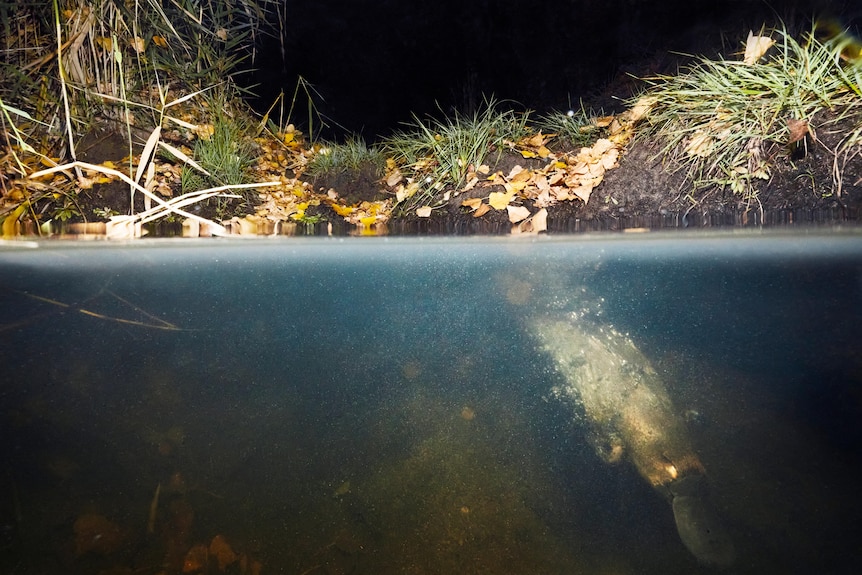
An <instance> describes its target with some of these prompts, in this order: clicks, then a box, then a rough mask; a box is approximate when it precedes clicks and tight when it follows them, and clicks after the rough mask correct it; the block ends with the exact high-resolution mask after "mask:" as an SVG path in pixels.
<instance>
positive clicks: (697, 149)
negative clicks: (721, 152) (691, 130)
mask: <svg viewBox="0 0 862 575" xmlns="http://www.w3.org/2000/svg"><path fill="white" fill-rule="evenodd" d="M685 151H686V153H687V154H688V155H689V156H699V157H701V158H705V157H707V156H709V154H710V153H712V136H710V135H709V134H706V133H704V132H695V134H694V136H692V137H691V140H689V142H688V144H687V145H686V147H685Z"/></svg>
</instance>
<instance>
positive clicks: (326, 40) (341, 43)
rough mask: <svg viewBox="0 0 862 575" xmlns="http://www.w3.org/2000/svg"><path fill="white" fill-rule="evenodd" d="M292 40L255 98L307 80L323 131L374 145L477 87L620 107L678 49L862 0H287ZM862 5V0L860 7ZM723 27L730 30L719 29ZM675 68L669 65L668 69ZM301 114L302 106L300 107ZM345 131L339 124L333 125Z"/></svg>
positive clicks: (556, 102) (466, 98) (709, 47)
mask: <svg viewBox="0 0 862 575" xmlns="http://www.w3.org/2000/svg"><path fill="white" fill-rule="evenodd" d="M285 3H286V9H285V13H286V16H287V22H286V32H285V36H284V45H285V50H286V52H285V53H286V59H285V61H284V62H283V61H282V59H281V50H280V47H279V46H278V43H277V42H276V41H274V40H273V41H271V42H270V43H268V44H267V45H265V46H263V49H262V52H261V53H262V54H263V57H262V58H260V59H259V60H258V61H257V62H256V66H257V67H259V68H260V71H259V72H258V73H257V74H255V75H254V77H253V78H251V81H252V82H254V83H258V84H259V86H258V87H257V88H256V92H257V93H258V94H259V95H260V100H259V102H258V107H265V106H268V104H270V103H271V102H272V101H273V99H274V98H275V96H276V95H277V94H278V92H279V90H281V89H283V90H284V91H285V93H286V96H287V98H288V100H290V98H291V97H292V95H293V91H294V89H295V87H296V81H297V77H298V76H302V77H303V78H305V79H306V80H307V81H308V82H310V83H311V84H312V85H314V87H315V88H316V90H317V91H318V92H319V94H320V97H321V99H320V100H318V101H317V102H316V106H317V108H318V110H319V111H320V112H321V113H322V114H324V115H325V116H327V117H328V118H330V124H331V129H330V130H329V131H327V132H326V133H325V134H324V136H327V137H337V136H339V135H343V133H345V132H347V133H357V134H361V135H363V136H364V137H365V138H366V139H367V140H374V139H376V138H377V137H378V136H380V135H385V134H387V133H389V132H391V131H392V130H393V129H398V128H399V124H400V123H401V122H405V121H409V120H410V119H411V113H416V114H418V115H419V116H424V115H425V114H429V113H435V112H436V113H438V114H439V113H440V112H439V109H440V108H442V109H443V110H444V111H447V112H448V111H450V110H451V109H452V108H453V107H457V108H458V109H460V110H466V111H470V110H471V107H474V106H476V104H478V103H481V99H482V95H483V94H486V95H490V94H493V95H494V96H496V97H497V98H498V99H511V100H514V101H517V102H518V103H520V105H523V106H524V107H527V108H530V109H533V110H540V111H543V110H548V109H564V108H566V107H568V106H570V105H577V103H578V102H579V100H580V99H584V100H586V101H587V102H589V103H591V104H596V105H599V106H605V107H607V106H609V105H613V100H612V99H610V96H611V95H616V96H627V95H629V92H630V91H631V89H632V86H633V85H634V82H633V81H631V80H630V79H628V78H627V76H626V72H632V73H635V74H638V75H645V74H649V73H656V72H672V71H673V70H672V69H673V68H674V67H675V66H676V65H677V63H678V62H677V59H675V58H674V57H671V56H669V54H668V52H669V51H682V52H686V53H699V54H715V53H716V52H717V51H720V50H722V42H723V41H724V42H730V43H731V45H732V48H730V49H725V50H724V52H725V53H727V52H730V51H733V50H734V49H736V46H737V45H738V44H736V43H737V42H738V41H739V39H740V37H744V36H745V34H746V33H747V32H748V30H749V29H750V28H754V29H758V28H759V27H760V26H761V25H762V24H763V23H764V22H765V23H766V24H767V25H768V26H771V25H775V24H776V23H777V22H778V17H779V16H780V17H781V18H783V19H784V21H785V22H787V23H788V24H790V25H792V26H800V27H802V26H806V25H807V23H806V22H808V23H810V18H811V15H812V14H816V13H829V14H831V15H834V16H838V17H840V18H841V19H842V21H843V22H844V23H846V24H851V23H856V24H858V23H859V20H860V15H862V14H860V13H862V1H859V0H853V1H845V0H796V1H783V2H782V1H780V0H773V1H772V2H770V3H767V2H764V1H763V0H713V1H702V0H686V1H681V0H664V1H653V0H602V1H596V0H592V1H590V0H556V1H547V0H457V1H456V0H437V1H434V0H425V1H416V0H352V1H351V0H341V1H335V0H286V2H285ZM857 5H860V6H857ZM723 33H724V34H723ZM668 68H671V69H668ZM297 105H298V106H299V107H300V109H301V110H302V113H298V112H295V120H296V121H297V123H299V124H303V123H304V117H305V115H306V111H305V102H304V101H302V102H297ZM338 125H340V126H341V128H339V127H338Z"/></svg>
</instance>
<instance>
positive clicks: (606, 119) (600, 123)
mask: <svg viewBox="0 0 862 575" xmlns="http://www.w3.org/2000/svg"><path fill="white" fill-rule="evenodd" d="M613 121H614V116H602V117H601V118H596V120H595V122H593V123H594V124H595V125H596V127H597V128H607V127H608V126H610V125H611V123H612V122H613Z"/></svg>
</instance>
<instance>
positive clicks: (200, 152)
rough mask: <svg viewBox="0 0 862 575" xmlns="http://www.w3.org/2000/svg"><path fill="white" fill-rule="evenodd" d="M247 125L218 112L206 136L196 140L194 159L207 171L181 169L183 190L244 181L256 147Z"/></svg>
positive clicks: (242, 182) (246, 179)
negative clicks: (203, 172) (205, 172)
mask: <svg viewBox="0 0 862 575" xmlns="http://www.w3.org/2000/svg"><path fill="white" fill-rule="evenodd" d="M248 132H249V127H248V126H247V125H246V123H245V122H243V121H242V120H240V119H237V118H232V117H229V116H228V115H227V114H223V113H219V114H218V115H217V117H216V119H215V122H214V123H213V128H212V134H211V135H210V136H209V138H203V137H202V138H199V139H198V140H197V141H196V142H195V148H194V158H195V161H196V162H197V163H198V164H199V165H200V166H201V167H202V168H203V169H204V170H206V171H207V172H208V174H202V173H199V172H198V171H197V170H195V169H194V168H191V167H188V166H186V167H184V168H183V172H182V188H183V192H184V193H186V192H189V191H194V190H197V189H202V188H205V187H215V186H225V185H236V184H244V183H246V182H247V181H248V168H249V167H250V166H251V164H252V162H253V161H254V158H255V150H254V148H253V146H252V145H251V141H252V140H251V138H250V137H249V135H248Z"/></svg>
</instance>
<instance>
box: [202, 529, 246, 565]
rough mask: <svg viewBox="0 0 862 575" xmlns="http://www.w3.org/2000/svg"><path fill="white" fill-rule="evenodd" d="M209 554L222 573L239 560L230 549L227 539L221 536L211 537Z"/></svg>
mask: <svg viewBox="0 0 862 575" xmlns="http://www.w3.org/2000/svg"><path fill="white" fill-rule="evenodd" d="M209 553H210V555H212V556H214V557H215V558H216V561H218V568H219V571H224V570H225V568H227V566H228V565H230V564H231V563H234V562H235V561H236V560H237V559H239V556H238V555H237V554H236V553H234V550H233V549H231V546H230V544H228V542H227V539H225V538H224V537H223V536H221V535H216V536H215V537H213V540H212V541H211V542H210V548H209Z"/></svg>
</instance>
